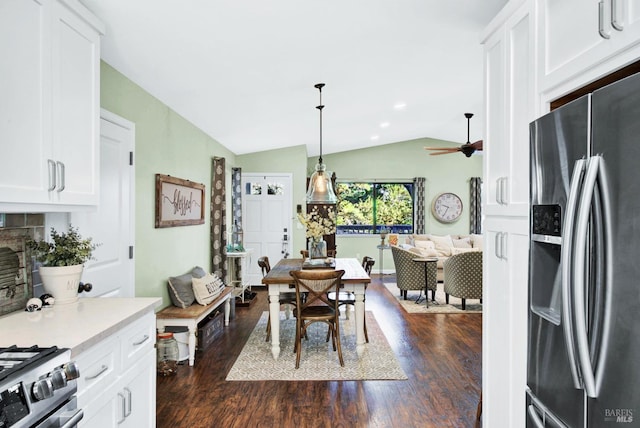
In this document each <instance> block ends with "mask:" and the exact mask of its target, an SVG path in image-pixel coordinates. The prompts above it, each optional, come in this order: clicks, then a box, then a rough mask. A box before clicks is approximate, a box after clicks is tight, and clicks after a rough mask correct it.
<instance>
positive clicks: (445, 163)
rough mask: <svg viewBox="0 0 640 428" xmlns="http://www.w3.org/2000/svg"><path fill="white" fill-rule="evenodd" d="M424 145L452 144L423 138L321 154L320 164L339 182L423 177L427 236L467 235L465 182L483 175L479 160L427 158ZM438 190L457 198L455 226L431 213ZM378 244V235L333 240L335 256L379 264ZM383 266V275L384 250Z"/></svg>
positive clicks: (388, 260)
mask: <svg viewBox="0 0 640 428" xmlns="http://www.w3.org/2000/svg"><path fill="white" fill-rule="evenodd" d="M424 146H446V147H452V146H453V144H452V143H449V142H446V141H441V140H433V139H428V138H422V139H417V140H410V141H403V142H399V143H393V144H385V145H381V146H376V147H370V148H366V149H359V150H351V151H347V152H341V153H333V154H329V155H323V160H324V163H325V164H326V165H327V169H328V170H330V171H333V172H335V173H336V176H337V178H338V181H340V180H348V181H357V180H364V181H367V180H375V179H377V180H378V181H384V180H400V179H407V180H411V179H413V178H414V177H425V178H426V180H427V181H426V192H425V207H426V210H427V216H426V219H425V228H426V232H427V233H433V234H437V235H446V234H466V233H469V209H468V207H469V178H470V177H482V156H481V155H474V156H471V157H470V158H467V157H465V156H464V155H463V154H462V153H454V154H448V155H442V156H430V155H429V152H427V151H425V150H424ZM316 162H317V159H316V158H309V159H308V163H307V171H308V173H309V174H311V172H312V171H313V168H314V167H315V164H316ZM442 192H453V193H455V194H457V195H458V196H460V198H461V199H462V203H463V212H462V216H461V217H460V219H459V220H458V221H457V222H455V223H452V224H443V223H440V222H438V221H437V220H435V219H434V218H433V216H432V214H431V202H432V200H433V198H434V197H435V196H436V195H438V194H439V193H442ZM401 242H403V241H402V240H401ZM379 244H380V238H379V237H378V235H374V236H338V237H337V240H336V245H337V246H338V254H339V255H340V256H341V257H358V258H361V257H363V256H371V257H374V258H376V260H378V259H379V250H378V249H377V248H376V246H377V245H379ZM383 264H384V269H385V271H386V270H390V269H393V259H392V257H391V252H390V251H386V252H385V254H384V260H383ZM379 267H380V263H378V264H377V265H376V267H375V268H374V271H376V272H377V269H378V268H379Z"/></svg>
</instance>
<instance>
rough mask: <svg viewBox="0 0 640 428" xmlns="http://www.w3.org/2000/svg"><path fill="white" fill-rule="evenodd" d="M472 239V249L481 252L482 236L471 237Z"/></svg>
mask: <svg viewBox="0 0 640 428" xmlns="http://www.w3.org/2000/svg"><path fill="white" fill-rule="evenodd" d="M471 238H472V239H473V248H477V249H479V250H480V251H482V250H483V249H484V248H483V247H482V243H483V242H482V235H471Z"/></svg>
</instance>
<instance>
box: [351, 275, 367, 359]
mask: <svg viewBox="0 0 640 428" xmlns="http://www.w3.org/2000/svg"><path fill="white" fill-rule="evenodd" d="M353 294H354V295H355V298H356V304H355V307H356V308H355V313H356V352H357V354H358V356H362V353H363V352H364V349H365V346H364V345H365V340H364V286H363V287H362V288H360V287H357V288H356V289H355V290H354V293H353Z"/></svg>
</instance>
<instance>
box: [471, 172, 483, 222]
mask: <svg viewBox="0 0 640 428" xmlns="http://www.w3.org/2000/svg"><path fill="white" fill-rule="evenodd" d="M469 184H470V189H469V205H470V206H469V221H470V225H469V232H470V233H476V234H480V233H482V179H481V178H480V177H471V179H470V180H469Z"/></svg>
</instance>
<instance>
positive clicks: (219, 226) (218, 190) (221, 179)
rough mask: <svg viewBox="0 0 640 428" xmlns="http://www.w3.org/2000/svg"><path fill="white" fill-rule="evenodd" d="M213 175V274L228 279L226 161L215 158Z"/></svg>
mask: <svg viewBox="0 0 640 428" xmlns="http://www.w3.org/2000/svg"><path fill="white" fill-rule="evenodd" d="M212 168H213V171H212V174H211V272H213V273H215V274H216V275H218V277H219V278H223V280H224V278H226V277H227V257H226V256H225V252H224V250H225V247H226V246H227V202H226V188H225V159H224V158H213V165H212Z"/></svg>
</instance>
